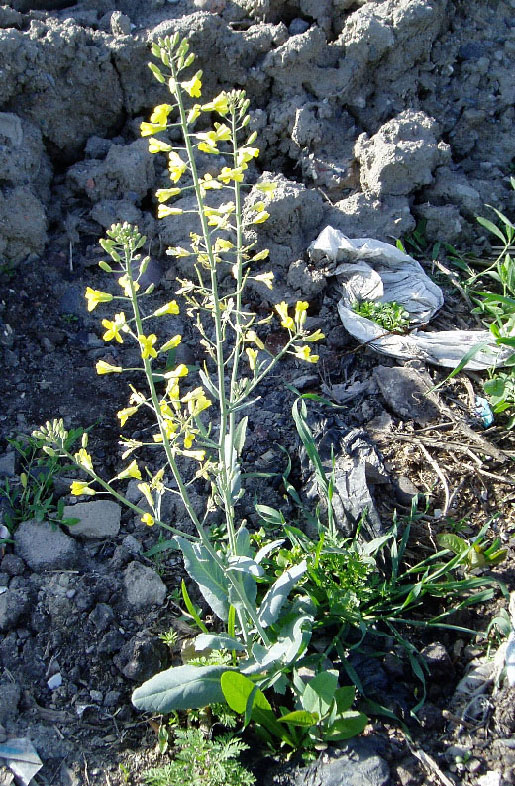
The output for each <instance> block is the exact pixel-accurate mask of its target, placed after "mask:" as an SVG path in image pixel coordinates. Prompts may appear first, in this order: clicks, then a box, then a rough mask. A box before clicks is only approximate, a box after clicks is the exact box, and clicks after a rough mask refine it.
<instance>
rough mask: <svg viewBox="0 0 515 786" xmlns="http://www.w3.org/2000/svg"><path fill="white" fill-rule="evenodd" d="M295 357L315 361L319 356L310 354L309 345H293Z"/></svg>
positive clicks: (310, 361) (309, 361)
mask: <svg viewBox="0 0 515 786" xmlns="http://www.w3.org/2000/svg"><path fill="white" fill-rule="evenodd" d="M295 357H296V358H298V359H299V360H305V361H307V362H308V363H317V362H318V358H319V356H318V355H312V354H311V347H308V346H303V347H295Z"/></svg>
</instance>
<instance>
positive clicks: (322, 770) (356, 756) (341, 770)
mask: <svg viewBox="0 0 515 786" xmlns="http://www.w3.org/2000/svg"><path fill="white" fill-rule="evenodd" d="M341 746H342V747H341V749H338V750H336V749H335V750H332V749H330V750H329V751H327V752H325V753H323V754H322V755H321V756H320V758H319V759H318V761H316V762H315V763H314V764H311V765H310V766H309V767H305V768H302V769H300V770H299V772H298V775H297V777H296V779H295V786H319V784H325V786H332V785H333V784H334V786H337V785H338V786H339V784H345V786H388V784H390V783H391V779H390V771H389V767H388V764H387V763H386V761H385V760H384V759H383V758H382V757H381V756H380V755H379V751H381V745H380V740H379V738H378V737H377V736H373V735H371V736H369V737H358V738H357V739H353V740H351V741H349V742H343V743H341Z"/></svg>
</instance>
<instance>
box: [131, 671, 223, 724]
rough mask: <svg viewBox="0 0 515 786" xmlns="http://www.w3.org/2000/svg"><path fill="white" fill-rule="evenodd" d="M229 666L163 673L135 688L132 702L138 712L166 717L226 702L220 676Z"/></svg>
mask: <svg viewBox="0 0 515 786" xmlns="http://www.w3.org/2000/svg"><path fill="white" fill-rule="evenodd" d="M225 672H227V666H188V665H186V666H177V667H172V668H171V669H167V670H166V671H161V672H160V673H159V674H156V675H155V676H154V677H152V678H151V679H149V680H147V682H144V683H143V685H141V686H140V687H139V688H136V690H135V691H134V693H133V694H132V703H133V704H134V706H135V707H136V709H138V710H145V711H147V712H158V713H159V714H161V715H165V714H166V713H168V712H172V711H173V710H191V709H200V708H201V707H207V706H209V705H210V704H215V703H218V702H223V700H224V694H223V692H222V688H221V686H220V678H221V676H222V675H223V674H224V673H225Z"/></svg>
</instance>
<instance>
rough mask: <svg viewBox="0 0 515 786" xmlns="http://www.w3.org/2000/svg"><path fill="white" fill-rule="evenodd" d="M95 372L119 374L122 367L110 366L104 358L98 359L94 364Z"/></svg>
mask: <svg viewBox="0 0 515 786" xmlns="http://www.w3.org/2000/svg"><path fill="white" fill-rule="evenodd" d="M95 368H96V370H97V374H121V372H122V371H123V368H122V367H121V366H112V365H111V364H110V363H106V362H105V360H98V361H97V364H96V366H95Z"/></svg>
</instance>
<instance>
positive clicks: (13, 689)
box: [0, 680, 21, 725]
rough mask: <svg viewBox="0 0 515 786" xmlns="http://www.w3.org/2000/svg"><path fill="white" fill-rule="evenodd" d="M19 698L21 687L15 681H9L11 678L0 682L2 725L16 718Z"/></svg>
mask: <svg viewBox="0 0 515 786" xmlns="http://www.w3.org/2000/svg"><path fill="white" fill-rule="evenodd" d="M20 699H21V689H20V686H19V685H18V684H17V683H16V682H11V680H3V681H2V682H0V723H1V724H2V725H5V723H6V722H8V721H12V720H14V718H16V716H17V714H18V704H19V703H20Z"/></svg>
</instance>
